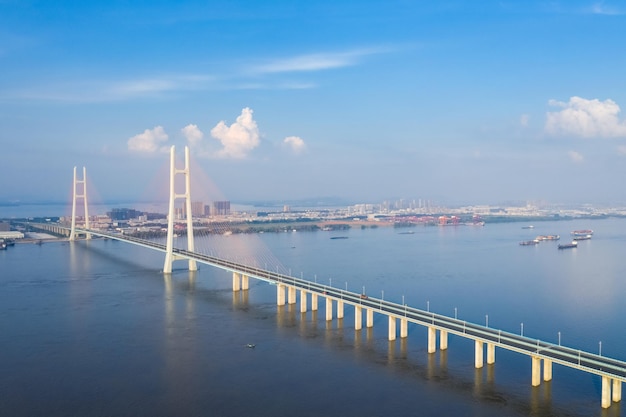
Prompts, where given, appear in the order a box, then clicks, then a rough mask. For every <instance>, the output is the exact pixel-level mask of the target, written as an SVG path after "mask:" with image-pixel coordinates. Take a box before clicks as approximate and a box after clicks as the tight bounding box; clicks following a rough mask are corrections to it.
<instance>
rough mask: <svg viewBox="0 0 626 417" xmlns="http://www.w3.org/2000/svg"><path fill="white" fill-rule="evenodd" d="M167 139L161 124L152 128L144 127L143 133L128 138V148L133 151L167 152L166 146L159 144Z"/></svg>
mask: <svg viewBox="0 0 626 417" xmlns="http://www.w3.org/2000/svg"><path fill="white" fill-rule="evenodd" d="M167 139H168V136H167V133H165V130H164V129H163V127H162V126H156V127H155V128H154V129H146V130H144V132H143V133H140V134H138V135H135V136H133V137H132V138H130V139H128V150H129V151H133V152H145V153H154V152H167V150H168V148H167V146H160V145H161V144H162V143H163V142H166V141H167Z"/></svg>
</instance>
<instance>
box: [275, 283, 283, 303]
mask: <svg viewBox="0 0 626 417" xmlns="http://www.w3.org/2000/svg"><path fill="white" fill-rule="evenodd" d="M276 304H277V305H279V306H284V305H285V286H284V285H282V284H277V285H276Z"/></svg>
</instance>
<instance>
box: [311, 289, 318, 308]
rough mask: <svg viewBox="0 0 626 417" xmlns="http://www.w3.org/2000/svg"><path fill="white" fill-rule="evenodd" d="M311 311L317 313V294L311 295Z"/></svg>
mask: <svg viewBox="0 0 626 417" xmlns="http://www.w3.org/2000/svg"><path fill="white" fill-rule="evenodd" d="M311 311H317V294H315V293H311Z"/></svg>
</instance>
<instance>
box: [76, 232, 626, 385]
mask: <svg viewBox="0 0 626 417" xmlns="http://www.w3.org/2000/svg"><path fill="white" fill-rule="evenodd" d="M80 231H81V232H83V233H87V230H80ZM88 232H89V233H91V234H92V235H95V236H101V237H108V238H110V239H116V240H120V241H124V242H128V243H133V244H136V245H140V246H144V247H146V248H150V249H154V250H159V251H162V252H165V251H166V247H165V245H164V244H161V243H157V242H152V241H148V240H144V239H139V238H135V237H131V236H126V235H123V234H120V233H109V232H103V231H94V230H89V231H88ZM174 257H175V258H176V259H193V260H196V261H197V262H201V263H204V264H207V265H211V266H214V267H218V268H222V269H225V270H228V271H231V272H236V273H240V274H245V275H247V276H249V277H252V278H256V279H260V280H263V281H266V282H270V283H273V284H281V285H286V286H290V287H295V288H297V289H300V290H305V291H308V292H310V293H313V294H317V295H319V296H323V297H327V298H330V299H334V300H337V301H342V302H344V303H347V304H350V305H353V306H356V307H361V308H366V309H371V310H374V311H377V312H379V313H382V314H386V315H388V316H391V317H394V318H398V319H405V320H407V321H408V322H411V323H415V324H419V325H422V326H426V327H434V328H435V329H438V330H443V331H446V332H448V333H451V334H455V335H458V336H461V337H465V338H469V339H473V340H478V341H482V342H485V343H489V344H493V345H495V346H498V347H500V348H503V349H508V350H511V351H514V352H518V353H522V354H525V355H529V356H534V357H539V358H542V359H548V360H550V361H553V362H554V363H559V364H561V365H564V366H568V367H571V368H575V369H579V370H582V371H586V372H590V373H593V374H597V375H600V376H606V377H609V378H612V379H616V380H620V381H623V382H624V381H626V362H624V361H620V360H617V359H612V358H609V357H606V356H601V355H597V354H594V353H589V352H585V351H582V350H577V349H573V348H570V347H566V346H562V345H556V344H553V343H549V342H543V341H541V340H538V339H533V338H530V337H526V336H522V335H517V334H514V333H510V332H505V331H502V330H499V329H494V328H490V327H486V326H482V325H479V324H475V323H470V322H467V321H463V320H458V319H455V318H452V317H448V316H445V315H441V314H436V313H433V312H429V311H425V310H420V309H417V308H414V307H409V306H408V305H406V304H405V305H402V304H398V303H394V302H391V301H385V300H383V299H378V298H374V297H367V298H364V297H362V295H361V294H358V293H354V292H351V291H345V290H342V289H338V288H335V287H329V286H327V285H322V284H318V283H315V282H311V281H308V280H304V279H301V278H297V277H293V276H289V275H284V274H280V273H278V272H272V271H268V270H265V269H262V268H257V267H253V266H249V265H244V264H240V263H237V262H233V261H228V260H225V259H220V258H217V257H214V256H209V255H204V254H200V253H197V252H190V251H187V250H184V249H174Z"/></svg>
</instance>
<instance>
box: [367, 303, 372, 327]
mask: <svg viewBox="0 0 626 417" xmlns="http://www.w3.org/2000/svg"><path fill="white" fill-rule="evenodd" d="M366 316H367V319H366V321H367V323H366V326H367V327H374V310H372V309H370V308H368V309H367V313H366Z"/></svg>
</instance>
